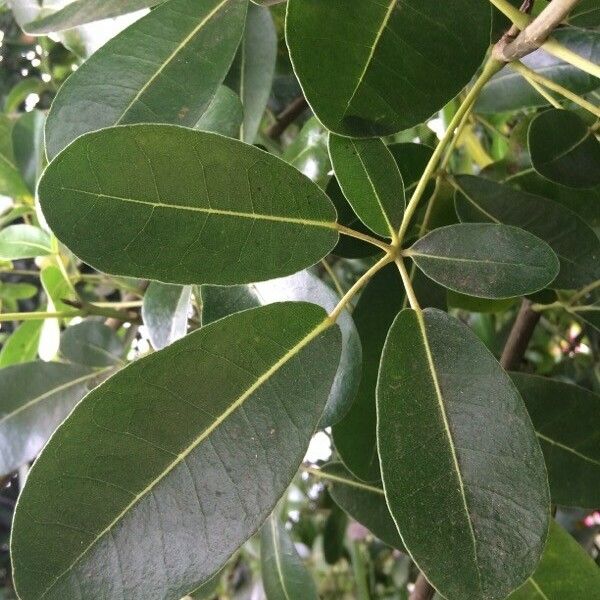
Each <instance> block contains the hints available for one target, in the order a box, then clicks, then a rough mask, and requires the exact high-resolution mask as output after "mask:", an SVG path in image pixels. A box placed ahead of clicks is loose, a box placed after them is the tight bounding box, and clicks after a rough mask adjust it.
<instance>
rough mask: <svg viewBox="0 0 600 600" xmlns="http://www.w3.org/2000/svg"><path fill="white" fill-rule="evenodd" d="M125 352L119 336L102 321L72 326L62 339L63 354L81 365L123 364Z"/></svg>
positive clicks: (67, 329)
mask: <svg viewBox="0 0 600 600" xmlns="http://www.w3.org/2000/svg"><path fill="white" fill-rule="evenodd" d="M123 351H124V348H123V342H122V341H121V339H120V338H119V336H118V335H117V334H116V333H115V332H114V331H113V330H112V329H111V328H110V327H107V326H106V325H105V324H104V323H102V322H101V321H94V320H91V319H89V320H87V321H82V322H81V323H77V324H76V325H71V326H70V327H67V328H66V329H65V330H64V331H63V333H62V335H61V337H60V352H61V354H62V355H63V356H64V357H65V358H66V359H67V360H69V361H71V362H73V363H76V364H79V365H87V366H89V367H110V366H111V365H116V364H118V363H120V362H122V359H121V357H122V356H123Z"/></svg>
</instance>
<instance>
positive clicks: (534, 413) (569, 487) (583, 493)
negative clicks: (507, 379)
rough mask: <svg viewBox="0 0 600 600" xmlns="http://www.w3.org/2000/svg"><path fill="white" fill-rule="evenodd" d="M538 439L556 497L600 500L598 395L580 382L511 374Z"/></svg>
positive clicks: (582, 502) (586, 502) (577, 502)
mask: <svg viewBox="0 0 600 600" xmlns="http://www.w3.org/2000/svg"><path fill="white" fill-rule="evenodd" d="M511 377H512V380H513V381H514V383H515V384H516V386H517V389H518V390H519V392H520V393H521V396H522V397H523V400H524V401H525V405H526V406H527V411H528V412H529V415H530V417H531V420H532V421H533V425H534V427H535V431H536V434H537V436H538V438H539V441H540V445H541V447H542V451H543V452H544V458H545V460H546V467H547V469H548V479H549V481H550V492H551V494H552V500H553V502H555V503H556V504H562V505H566V506H582V507H585V508H594V507H596V506H599V505H600V489H599V486H598V481H600V396H598V395H597V394H594V393H593V392H590V391H589V390H586V389H584V388H582V387H579V386H577V385H572V384H569V383H564V382H562V381H556V380H554V379H548V378H547V377H539V376H537V375H526V374H524V373H512V374H511Z"/></svg>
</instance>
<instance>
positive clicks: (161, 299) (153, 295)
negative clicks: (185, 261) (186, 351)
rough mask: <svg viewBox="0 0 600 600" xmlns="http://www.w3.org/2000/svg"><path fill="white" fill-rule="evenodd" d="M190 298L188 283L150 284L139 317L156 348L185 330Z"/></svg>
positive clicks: (167, 342) (166, 343)
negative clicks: (184, 284) (140, 316)
mask: <svg viewBox="0 0 600 600" xmlns="http://www.w3.org/2000/svg"><path fill="white" fill-rule="evenodd" d="M191 301H192V288H191V286H189V285H186V286H181V285H167V284H165V283H159V282H158V281H153V282H152V283H150V285H149V286H148V289H147V290H146V293H145V294H144V303H143V305H142V319H143V321H144V325H145V326H146V329H147V330H148V337H149V338H150V343H151V344H152V346H153V347H154V349H155V350H161V349H162V348H165V347H166V346H168V345H169V344H172V343H173V342H174V341H176V340H178V339H180V338H182V337H183V336H184V335H185V334H186V333H187V329H188V313H189V312H190V306H191Z"/></svg>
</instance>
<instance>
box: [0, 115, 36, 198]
mask: <svg viewBox="0 0 600 600" xmlns="http://www.w3.org/2000/svg"><path fill="white" fill-rule="evenodd" d="M12 128H13V124H12V122H11V120H10V119H9V118H8V117H7V116H5V115H0V194H2V195H6V196H10V197H11V198H17V197H19V196H23V195H27V194H29V191H28V190H27V186H26V185H25V182H24V181H23V178H22V177H21V174H20V172H19V168H18V166H17V164H16V163H15V156H14V151H13V145H12Z"/></svg>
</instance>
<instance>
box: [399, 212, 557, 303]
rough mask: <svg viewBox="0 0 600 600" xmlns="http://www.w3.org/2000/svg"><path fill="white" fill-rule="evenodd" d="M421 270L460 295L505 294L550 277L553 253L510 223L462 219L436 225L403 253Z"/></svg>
mask: <svg viewBox="0 0 600 600" xmlns="http://www.w3.org/2000/svg"><path fill="white" fill-rule="evenodd" d="M406 254H407V255H408V256H410V258H412V259H413V260H414V261H415V263H416V265H417V267H419V269H421V270H422V271H423V272H424V273H425V275H427V276H428V277H431V279H433V280H434V281H436V282H437V283H439V284H441V285H443V286H444V287H447V288H448V289H451V290H454V291H455V292H461V293H463V294H469V295H471V296H478V297H481V298H509V297H512V296H521V295H523V294H531V293H533V292H537V291H538V290H541V289H542V288H544V287H546V286H547V285H548V284H550V283H552V281H554V279H555V277H556V275H557V274H558V270H559V262H558V258H557V257H556V254H554V252H553V251H552V248H550V246H549V245H548V244H547V243H546V242H544V241H542V240H541V239H539V238H537V237H535V236H534V235H532V234H530V233H528V232H527V231H524V230H523V229H518V228H517V227H512V226H509V225H497V224H491V223H490V224H488V223H462V224H460V225H448V226H447V227H440V228H438V229H435V230H433V231H432V232H430V233H428V234H427V235H426V236H425V237H422V238H421V239H420V240H418V241H417V242H416V243H415V244H413V246H412V247H411V248H410V250H409V251H408V252H407V253H406Z"/></svg>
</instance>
